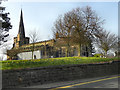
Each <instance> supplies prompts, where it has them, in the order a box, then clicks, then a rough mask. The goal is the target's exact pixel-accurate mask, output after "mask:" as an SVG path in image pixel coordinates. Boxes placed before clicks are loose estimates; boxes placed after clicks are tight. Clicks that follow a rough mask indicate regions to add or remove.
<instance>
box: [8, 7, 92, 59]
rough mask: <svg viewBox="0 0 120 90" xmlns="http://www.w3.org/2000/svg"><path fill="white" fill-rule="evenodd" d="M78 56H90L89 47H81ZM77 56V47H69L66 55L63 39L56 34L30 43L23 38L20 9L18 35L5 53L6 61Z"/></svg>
mask: <svg viewBox="0 0 120 90" xmlns="http://www.w3.org/2000/svg"><path fill="white" fill-rule="evenodd" d="M38 33H39V32H38ZM33 45H34V49H33ZM32 54H33V55H32ZM80 54H81V55H80V56H87V57H88V56H92V52H91V47H88V46H84V47H81V53H80ZM78 55H79V52H78V45H71V46H70V50H69V53H68V49H67V46H66V44H64V40H63V38H60V37H59V36H58V35H57V33H56V38H55V39H51V40H45V41H40V42H36V43H30V38H29V37H26V36H25V28H24V22H23V12H22V9H21V15H20V22H19V29H18V34H17V37H14V43H13V47H12V49H11V50H8V51H7V59H8V60H29V59H41V58H56V57H68V56H69V57H73V56H78Z"/></svg>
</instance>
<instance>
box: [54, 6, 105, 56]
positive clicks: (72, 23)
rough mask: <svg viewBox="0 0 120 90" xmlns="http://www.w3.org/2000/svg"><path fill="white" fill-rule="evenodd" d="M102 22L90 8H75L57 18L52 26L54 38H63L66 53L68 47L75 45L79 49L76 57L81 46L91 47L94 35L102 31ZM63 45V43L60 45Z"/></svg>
mask: <svg viewBox="0 0 120 90" xmlns="http://www.w3.org/2000/svg"><path fill="white" fill-rule="evenodd" d="M102 24H103V20H101V19H100V17H98V16H97V14H96V13H95V11H93V10H92V9H91V7H89V6H86V7H84V8H76V9H73V10H72V11H69V12H67V13H65V14H64V16H63V17H62V16H61V17H60V18H58V20H57V21H56V22H55V25H54V36H55V34H58V35H57V36H58V37H60V38H63V37H64V38H63V40H64V42H65V43H66V44H67V47H68V51H69V47H70V45H71V44H72V43H73V44H77V45H78V47H79V53H78V56H80V53H81V47H82V46H85V45H86V46H91V43H92V42H93V40H94V38H95V34H96V33H97V32H98V31H99V30H100V29H102V27H101V26H102ZM62 44H63V43H62Z"/></svg>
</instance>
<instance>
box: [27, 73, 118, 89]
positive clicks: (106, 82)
mask: <svg viewBox="0 0 120 90" xmlns="http://www.w3.org/2000/svg"><path fill="white" fill-rule="evenodd" d="M118 79H120V76H118V75H112V76H105V77H97V78H87V79H80V80H74V81H64V82H56V83H51V84H44V85H36V86H30V87H26V88H38V90H39V88H49V89H48V90H62V89H63V88H73V90H74V89H75V88H118V87H120V86H119V83H118V81H119V80H118ZM90 90H91V89H90Z"/></svg>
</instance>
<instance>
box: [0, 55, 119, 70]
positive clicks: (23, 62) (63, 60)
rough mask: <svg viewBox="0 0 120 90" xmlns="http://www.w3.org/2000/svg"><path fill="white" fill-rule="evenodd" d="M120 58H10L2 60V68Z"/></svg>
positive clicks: (96, 61)
mask: <svg viewBox="0 0 120 90" xmlns="http://www.w3.org/2000/svg"><path fill="white" fill-rule="evenodd" d="M119 60H120V58H118V57H114V58H100V57H62V58H47V59H34V60H9V61H0V63H1V64H2V67H0V69H1V70H10V69H24V68H33V67H45V66H55V65H72V64H96V63H106V62H110V63H111V62H113V61H119Z"/></svg>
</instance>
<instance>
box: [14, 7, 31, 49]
mask: <svg viewBox="0 0 120 90" xmlns="http://www.w3.org/2000/svg"><path fill="white" fill-rule="evenodd" d="M24 44H29V37H25V29H24V22H23V13H22V9H21V15H20V22H19V30H18V34H17V37H14V44H13V48H19V47H20V46H22V45H24Z"/></svg>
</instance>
